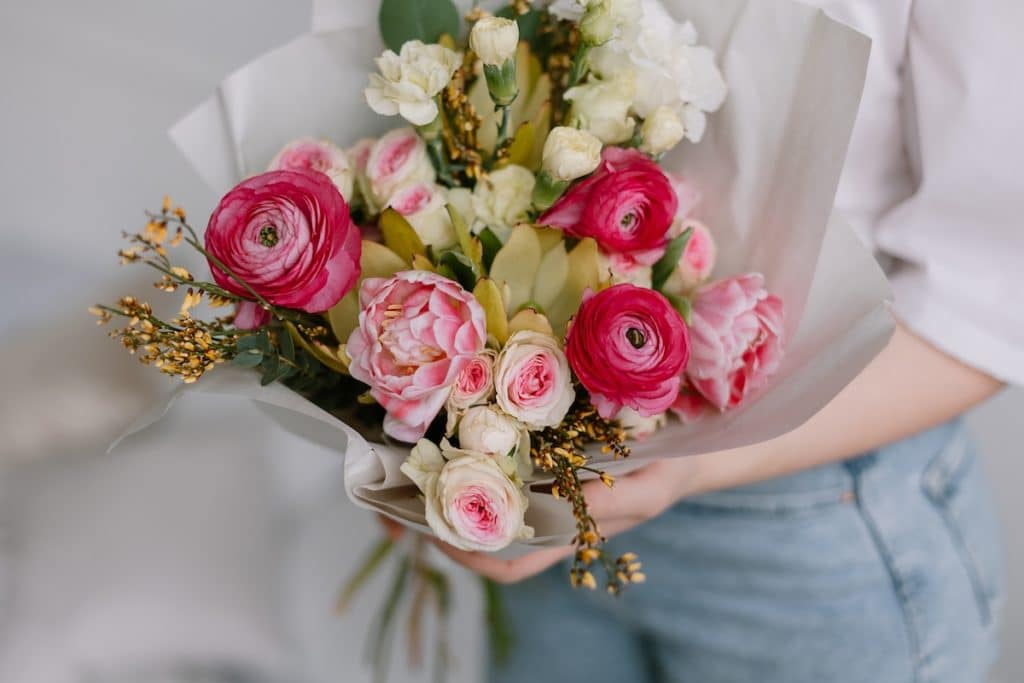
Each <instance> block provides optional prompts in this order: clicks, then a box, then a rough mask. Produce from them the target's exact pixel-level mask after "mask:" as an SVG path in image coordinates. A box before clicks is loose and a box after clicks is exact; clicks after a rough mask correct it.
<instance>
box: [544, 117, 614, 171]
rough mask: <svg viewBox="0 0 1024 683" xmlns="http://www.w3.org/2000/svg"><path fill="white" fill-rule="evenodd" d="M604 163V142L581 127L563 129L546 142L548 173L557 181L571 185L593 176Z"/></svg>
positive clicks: (545, 155)
mask: <svg viewBox="0 0 1024 683" xmlns="http://www.w3.org/2000/svg"><path fill="white" fill-rule="evenodd" d="M600 163H601V141H600V140H598V139H597V138H596V137H594V135H593V134H591V133H588V132H587V131H585V130H579V129H577V128H568V127H566V126H559V127H557V128H554V129H552V131H551V132H550V133H548V139H547V140H546V141H545V142H544V163H543V166H544V170H545V171H546V172H547V173H548V175H549V176H551V178H552V179H553V180H556V181H563V182H569V181H573V180H576V179H577V178H582V177H583V176H585V175H590V174H591V173H593V172H594V170H595V169H596V168H597V167H598V165H600Z"/></svg>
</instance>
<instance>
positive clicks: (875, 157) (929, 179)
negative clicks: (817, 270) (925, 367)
mask: <svg viewBox="0 0 1024 683" xmlns="http://www.w3.org/2000/svg"><path fill="white" fill-rule="evenodd" d="M807 1H808V2H809V4H813V5H816V6H819V7H821V8H822V9H824V10H825V11H826V12H827V13H828V14H829V15H830V16H831V17H833V18H834V19H836V20H838V21H841V22H843V23H846V24H849V25H850V26H852V27H854V28H856V29H858V30H859V31H861V32H863V33H865V34H867V35H868V36H870V37H871V38H872V40H873V47H872V54H871V62H870V65H869V68H868V79H867V86H866V89H865V92H864V100H863V102H862V103H861V109H860V114H859V118H858V121H857V126H856V129H855V131H854V135H853V142H852V144H851V146H850V152H849V157H848V159H847V164H846V169H845V171H844V175H843V180H842V183H841V185H840V190H839V196H838V199H837V204H838V206H839V208H840V209H842V210H843V211H844V212H845V213H846V215H847V217H848V219H849V220H850V222H851V223H852V224H853V225H854V226H855V227H856V228H857V230H858V232H859V233H860V235H861V236H862V238H864V239H865V240H866V241H867V242H868V244H870V245H871V246H872V247H873V248H874V249H875V250H876V251H877V252H878V253H879V254H880V256H882V258H883V260H884V261H885V262H886V265H887V267H888V270H889V274H890V278H891V280H892V284H893V287H894V289H895V292H896V314H897V316H898V317H899V318H900V319H901V320H902V321H903V322H904V323H905V324H906V325H907V326H908V327H909V328H910V329H912V330H913V331H914V332H915V333H917V334H919V335H921V336H922V337H924V338H925V339H927V340H928V341H929V342H931V343H932V344H934V345H935V346H936V347H938V348H940V349H942V350H943V351H945V352H947V353H949V354H951V355H952V356H955V357H956V358H959V359H960V360H962V361H964V362H965V363H968V364H969V365H972V366H974V367H976V368H979V369H981V370H983V371H985V372H987V373H989V374H991V375H993V376H995V377H997V378H999V379H1002V380H1005V381H1007V382H1010V383H1014V384H1024V2H1022V0H807Z"/></svg>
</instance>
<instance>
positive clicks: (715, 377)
mask: <svg viewBox="0 0 1024 683" xmlns="http://www.w3.org/2000/svg"><path fill="white" fill-rule="evenodd" d="M783 323H784V316H783V306H782V300H781V299H779V298H778V297H777V296H772V295H770V294H768V292H766V291H765V289H764V277H762V276H761V275H759V274H753V275H744V276H742V277H736V278H730V279H728V280H722V281H720V282H716V283H713V284H711V285H708V286H706V287H703V288H701V289H700V290H698V291H697V294H696V296H695V297H694V301H693V321H692V325H691V341H692V345H693V348H692V351H693V353H692V356H691V357H690V363H689V365H688V367H687V370H686V374H687V377H688V378H689V380H690V383H691V384H692V385H693V387H694V388H695V389H696V390H697V391H699V392H700V393H701V394H702V395H703V396H704V397H705V398H706V399H707V400H708V402H709V403H711V405H713V406H714V407H716V408H718V409H719V410H725V409H726V408H731V407H734V406H737V405H739V404H740V403H742V402H743V400H744V399H745V398H746V397H747V396H748V395H749V394H750V393H751V392H753V391H755V390H757V389H759V388H761V387H763V386H764V385H765V384H767V382H768V380H769V379H770V378H771V376H772V375H773V374H775V372H776V371H778V369H779V365H780V364H781V363H782V355H783V350H782V333H783Z"/></svg>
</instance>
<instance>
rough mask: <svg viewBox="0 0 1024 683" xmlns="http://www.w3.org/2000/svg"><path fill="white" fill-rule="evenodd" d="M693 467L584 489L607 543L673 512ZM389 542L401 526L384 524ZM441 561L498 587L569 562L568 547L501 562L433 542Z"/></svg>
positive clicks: (682, 461) (670, 465) (657, 466)
mask: <svg viewBox="0 0 1024 683" xmlns="http://www.w3.org/2000/svg"><path fill="white" fill-rule="evenodd" d="M692 470H693V461H692V460H691V459H690V458H679V459H675V460H664V461H661V462H657V463H654V464H652V465H648V466H647V467H645V468H643V469H641V470H637V471H636V472H633V473H631V474H628V475H626V476H624V477H621V478H619V479H617V480H616V483H615V487H614V488H612V489H609V488H608V487H607V486H605V485H604V484H602V483H601V482H600V481H592V482H588V483H587V484H585V485H584V487H583V490H584V495H585V496H586V498H587V505H588V507H589V508H590V513H591V515H593V517H594V519H596V520H597V521H598V525H599V526H600V528H601V532H602V533H603V534H604V535H605V536H606V537H611V536H615V535H616V534H620V533H622V532H624V531H627V530H629V529H632V528H633V527H635V526H637V525H638V524H641V523H643V522H646V521H647V520H649V519H653V518H655V517H657V516H658V515H660V514H661V513H662V512H664V511H665V510H666V509H668V508H669V507H671V506H672V505H673V504H674V503H675V502H676V501H678V500H679V499H680V498H682V497H683V496H684V495H685V493H686V492H687V491H689V490H690V487H689V486H688V481H689V480H690V478H691V473H692ZM382 521H383V523H384V525H385V527H386V528H387V530H388V533H389V534H391V535H392V536H396V535H400V534H401V532H402V527H401V525H398V524H397V523H395V522H391V521H389V520H386V519H383V518H382ZM431 542H432V543H434V545H436V546H437V547H438V549H440V550H441V552H443V553H444V554H445V555H447V556H448V557H450V558H451V559H452V560H454V561H455V562H457V563H459V564H461V565H462V566H464V567H466V568H467V569H469V570H470V571H472V572H475V573H477V574H480V575H481V576H484V577H486V578H488V579H491V580H492V581H496V582H497V583H518V582H519V581H523V580H525V579H528V578H530V577H531V576H534V575H536V574H539V573H541V572H542V571H544V570H545V569H548V568H549V567H551V566H553V565H555V564H557V563H558V562H560V561H561V560H563V559H565V558H567V557H570V556H571V555H572V553H573V551H574V549H573V548H572V547H571V546H565V547H560V548H545V549H543V550H538V551H536V552H533V553H530V554H528V555H524V556H522V557H519V558H516V559H514V560H502V559H499V558H497V557H494V556H492V555H488V554H486V553H476V552H468V551H465V550H459V549H458V548H453V547H452V546H450V545H448V544H446V543H442V542H441V541H439V540H437V539H431Z"/></svg>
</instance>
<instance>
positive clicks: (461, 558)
mask: <svg viewBox="0 0 1024 683" xmlns="http://www.w3.org/2000/svg"><path fill="white" fill-rule="evenodd" d="M432 541H433V543H434V545H436V546H437V548H438V549H439V550H440V551H441V552H442V553H444V554H445V555H447V556H448V557H449V558H451V559H452V560H453V561H455V562H456V563H458V564H461V565H462V566H463V567H466V568H467V569H469V570H470V571H473V572H475V573H477V574H480V575H481V576H485V577H487V578H489V579H491V580H493V581H497V582H498V583H516V582H519V581H522V580H524V579H528V578H530V577H531V576H534V575H536V574H539V573H541V572H542V571H544V570H545V569H548V568H550V567H552V566H554V565H555V564H557V563H558V562H560V561H561V560H564V559H565V558H567V557H569V556H570V555H572V553H573V548H572V547H570V546H560V547H557V548H545V549H543V550H537V551H534V552H532V553H529V554H528V555H524V556H522V557H519V558H516V559H513V560H504V559H501V558H498V557H494V556H493V555H487V554H486V553H478V552H469V551H466V550H459V549H458V548H455V547H453V546H450V545H448V544H447V543H444V542H442V541H439V540H437V539H432Z"/></svg>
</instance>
